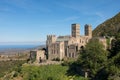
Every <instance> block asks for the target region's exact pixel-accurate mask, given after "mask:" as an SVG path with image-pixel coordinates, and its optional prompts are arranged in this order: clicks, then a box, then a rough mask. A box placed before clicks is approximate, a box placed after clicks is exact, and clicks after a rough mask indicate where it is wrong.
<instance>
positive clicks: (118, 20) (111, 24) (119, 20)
mask: <svg viewBox="0 0 120 80" xmlns="http://www.w3.org/2000/svg"><path fill="white" fill-rule="evenodd" d="M119 32H120V12H119V13H118V14H117V15H115V16H114V17H112V18H110V19H108V20H106V21H105V22H103V23H102V24H100V25H98V26H97V27H96V28H95V29H94V30H93V36H105V35H108V36H113V35H115V34H117V33H119Z"/></svg>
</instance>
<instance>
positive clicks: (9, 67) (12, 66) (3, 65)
mask: <svg viewBox="0 0 120 80" xmlns="http://www.w3.org/2000/svg"><path fill="white" fill-rule="evenodd" d="M25 62H26V61H20V60H11V61H0V77H3V76H4V75H5V74H7V73H9V72H11V71H13V70H17V69H19V67H20V66H21V65H22V64H23V63H25Z"/></svg>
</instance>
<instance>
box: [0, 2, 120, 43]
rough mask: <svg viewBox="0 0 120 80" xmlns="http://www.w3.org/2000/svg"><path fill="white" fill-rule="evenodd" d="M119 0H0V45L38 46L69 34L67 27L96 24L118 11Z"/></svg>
mask: <svg viewBox="0 0 120 80" xmlns="http://www.w3.org/2000/svg"><path fill="white" fill-rule="evenodd" d="M119 3H120V0H0V44H11V43H12V44H14V43H15V44H17V43H19V44H25V43H27V44H40V43H44V42H45V40H46V35H49V34H50V35H52V34H55V35H56V36H60V35H70V34H71V24H73V23H78V24H80V33H81V35H84V25H85V24H90V25H92V28H93V29H95V28H96V26H97V25H99V24H101V23H102V22H104V21H105V20H107V19H109V18H111V17H113V16H114V15H116V14H117V13H118V12H120V4H119Z"/></svg>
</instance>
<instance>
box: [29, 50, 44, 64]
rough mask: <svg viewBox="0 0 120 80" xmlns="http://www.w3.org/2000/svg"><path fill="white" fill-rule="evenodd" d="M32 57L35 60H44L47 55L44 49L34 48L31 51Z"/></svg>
mask: <svg viewBox="0 0 120 80" xmlns="http://www.w3.org/2000/svg"><path fill="white" fill-rule="evenodd" d="M30 59H31V60H33V62H34V61H35V62H42V61H44V60H46V55H45V51H44V50H33V51H30Z"/></svg>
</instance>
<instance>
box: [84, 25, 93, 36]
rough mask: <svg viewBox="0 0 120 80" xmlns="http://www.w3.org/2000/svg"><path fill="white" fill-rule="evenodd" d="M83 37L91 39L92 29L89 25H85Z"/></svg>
mask: <svg viewBox="0 0 120 80" xmlns="http://www.w3.org/2000/svg"><path fill="white" fill-rule="evenodd" d="M85 36H89V37H91V38H92V27H91V25H88V24H86V25H85Z"/></svg>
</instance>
